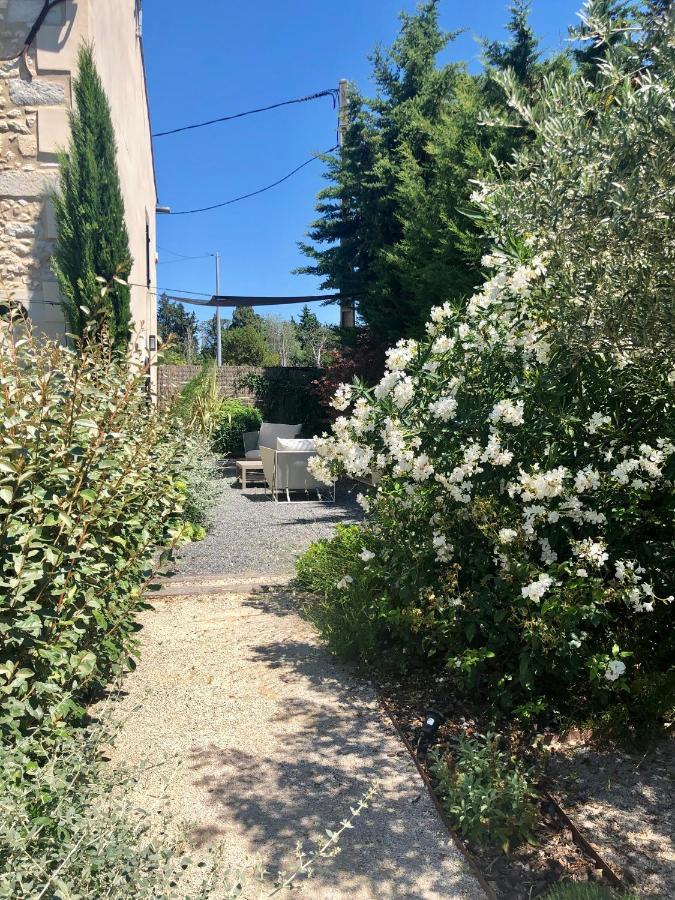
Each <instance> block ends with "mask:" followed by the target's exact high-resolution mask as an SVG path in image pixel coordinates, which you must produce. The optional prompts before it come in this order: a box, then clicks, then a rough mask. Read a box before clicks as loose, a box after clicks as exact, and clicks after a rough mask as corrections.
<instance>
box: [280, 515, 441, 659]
mask: <svg viewBox="0 0 675 900" xmlns="http://www.w3.org/2000/svg"><path fill="white" fill-rule="evenodd" d="M378 546H379V540H378V538H377V537H376V536H375V535H373V534H372V533H370V532H369V531H368V530H366V529H363V528H361V527H360V526H358V525H338V526H337V528H336V532H335V536H334V537H333V538H324V539H322V540H320V541H317V542H316V543H314V544H312V545H311V546H310V547H309V548H308V549H307V550H306V551H305V552H304V553H303V554H302V555H301V556H300V557H299V558H298V560H297V563H296V571H297V576H298V585H299V587H301V588H303V589H304V590H306V591H309V592H311V593H312V594H313V596H312V597H311V598H309V599H308V600H307V601H306V603H305V610H304V611H305V614H306V615H307V617H308V618H309V619H310V620H311V621H312V622H313V623H314V625H316V627H317V628H318V629H319V631H320V632H321V633H322V635H323V636H324V638H325V639H326V641H327V643H328V646H329V648H330V650H332V651H333V652H334V653H336V654H337V655H339V656H342V657H344V658H346V659H349V660H351V661H354V662H358V663H362V664H375V665H377V666H379V667H380V668H382V669H386V670H393V671H398V672H401V671H406V670H408V669H409V668H411V667H413V666H415V665H418V664H420V663H423V662H424V661H425V660H426V659H427V656H426V655H425V653H423V652H422V651H421V650H420V646H419V645H420V634H424V633H425V631H428V630H429V629H430V628H431V622H432V621H433V619H434V617H435V616H436V603H435V601H434V598H433V597H430V598H427V599H426V600H425V598H423V597H418V596H417V595H416V599H415V602H411V598H410V597H409V596H407V595H406V591H407V590H408V587H406V586H405V585H403V584H402V585H401V589H402V592H403V597H404V598H405V597H407V600H408V602H404V601H403V602H399V601H398V600H396V599H393V598H392V591H391V584H390V578H389V573H388V572H387V571H386V566H383V565H382V563H381V560H380V559H379V558H378V556H377V555H376V554H373V550H377V549H378ZM412 583H413V584H414V579H412ZM413 589H415V588H414V587H413Z"/></svg>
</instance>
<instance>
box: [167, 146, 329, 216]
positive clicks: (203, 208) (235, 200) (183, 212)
mask: <svg viewBox="0 0 675 900" xmlns="http://www.w3.org/2000/svg"><path fill="white" fill-rule="evenodd" d="M337 149H338V145H337V144H335V145H334V146H333V147H331V148H330V150H326V151H325V152H324V153H315V154H314V155H313V156H310V158H309V159H306V160H305V161H304V162H303V163H300V165H299V166H296V167H295V169H293V170H292V171H290V172H288V173H287V174H286V175H284V176H283V177H282V178H279V179H277V181H273V182H272V183H271V184H267V185H265V187H262V188H258V190H257V191H249V193H248V194H241V196H239V197H232V199H231V200H223V201H222V203H212V204H211V205H210V206H200V207H198V208H197V209H179V210H176V211H173V210H172V211H171V213H170V215H172V216H191V215H193V214H194V213H202V212H208V211H209V210H212V209H221V208H222V207H223V206H229V205H230V204H231V203H238V202H239V201H240V200H248V198H249V197H256V196H257V195H258V194H264V193H265V191H269V190H271V189H272V188H275V187H277V185H279V184H282V183H283V182H284V181H288V179H289V178H291V177H292V176H293V175H295V174H296V173H297V172H299V171H300V170H301V169H304V168H305V166H308V165H309V164H310V163H312V162H314V160H315V159H321V157H322V156H327V155H328V154H329V153H333V151H335V150H337Z"/></svg>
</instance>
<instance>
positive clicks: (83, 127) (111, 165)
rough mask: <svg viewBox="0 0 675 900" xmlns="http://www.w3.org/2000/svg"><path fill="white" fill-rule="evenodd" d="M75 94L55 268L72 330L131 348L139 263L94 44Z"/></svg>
mask: <svg viewBox="0 0 675 900" xmlns="http://www.w3.org/2000/svg"><path fill="white" fill-rule="evenodd" d="M73 92H74V100H75V102H74V107H73V110H72V112H71V114H70V132H71V133H70V143H69V146H68V149H67V151H65V152H63V153H61V154H60V156H59V164H60V180H59V190H58V191H57V193H56V195H55V197H54V206H55V213H56V223H57V234H58V236H57V239H56V248H55V253H54V257H53V259H52V268H53V270H54V273H55V275H56V277H57V280H58V283H59V287H60V289H61V295H62V298H63V308H64V312H65V317H66V322H67V325H68V328H69V330H70V331H71V332H72V333H73V334H76V335H82V334H83V333H84V330H85V328H86V327H87V325H91V324H92V323H93V331H94V334H100V333H101V330H102V329H106V330H107V331H108V332H109V334H110V338H111V340H112V343H113V344H114V345H115V346H117V347H126V345H127V344H128V341H129V337H130V330H131V307H130V290H129V287H128V285H127V284H124V283H120V281H123V282H125V281H127V280H128V278H129V274H130V272H131V264H132V259H131V254H130V251H129V236H128V233H127V228H126V224H125V220H124V201H123V199H122V191H121V188H120V180H119V173H118V170H117V159H116V149H117V148H116V142H115V133H114V130H113V124H112V118H111V115H110V105H109V103H108V98H107V97H106V94H105V91H104V89H103V84H102V83H101V79H100V77H99V75H98V72H97V71H96V66H95V64H94V56H93V49H92V47H91V46H88V45H85V46H83V47H81V48H80V51H79V55H78V67H77V78H76V79H75V81H74V84H73ZM100 279H104V280H105V282H107V285H108V286H107V288H105V289H104V288H102V285H101V281H100ZM116 279H119V281H118V280H116ZM82 307H85V308H86V309H88V310H89V312H87V311H86V310H83V309H82Z"/></svg>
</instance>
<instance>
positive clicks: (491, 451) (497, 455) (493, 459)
mask: <svg viewBox="0 0 675 900" xmlns="http://www.w3.org/2000/svg"><path fill="white" fill-rule="evenodd" d="M481 460H482V461H483V462H489V463H492V465H493V466H508V465H510V464H511V462H512V461H513V453H512V452H511V451H510V450H505V449H504V448H503V447H502V445H501V439H500V437H499V433H498V432H497V431H494V430H493V431H492V433H491V434H490V437H489V438H488V442H487V446H486V447H485V450H484V451H483V454H482V456H481Z"/></svg>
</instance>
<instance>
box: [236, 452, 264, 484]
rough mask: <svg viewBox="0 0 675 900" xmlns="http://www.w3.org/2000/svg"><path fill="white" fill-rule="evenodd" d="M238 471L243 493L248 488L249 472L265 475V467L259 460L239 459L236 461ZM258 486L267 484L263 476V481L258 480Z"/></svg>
mask: <svg viewBox="0 0 675 900" xmlns="http://www.w3.org/2000/svg"><path fill="white" fill-rule="evenodd" d="M236 463H237V469H238V470H239V482H240V484H241V489H242V491H245V490H246V488H247V487H248V473H249V472H260V474H261V475H263V467H262V461H261V460H259V459H238V460H236ZM256 483H257V484H264V483H265V476H264V475H263V478H262V481H260V479H256Z"/></svg>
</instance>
